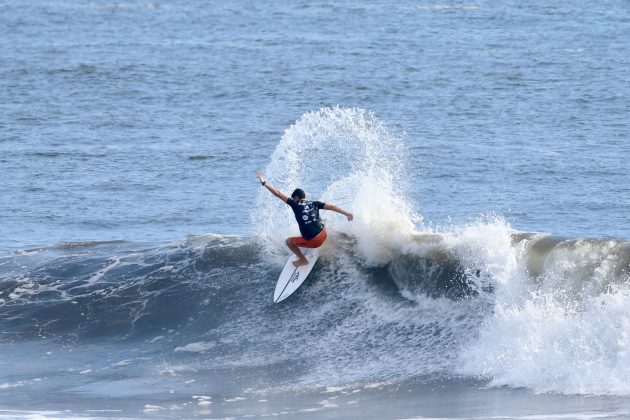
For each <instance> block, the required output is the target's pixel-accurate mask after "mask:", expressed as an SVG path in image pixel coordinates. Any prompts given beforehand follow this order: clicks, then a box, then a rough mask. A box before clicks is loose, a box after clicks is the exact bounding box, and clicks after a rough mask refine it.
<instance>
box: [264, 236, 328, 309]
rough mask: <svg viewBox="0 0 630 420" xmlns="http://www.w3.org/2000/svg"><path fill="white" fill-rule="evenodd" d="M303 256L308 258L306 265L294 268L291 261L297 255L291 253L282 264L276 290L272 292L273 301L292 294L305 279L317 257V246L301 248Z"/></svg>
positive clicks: (276, 301) (283, 298) (275, 301)
mask: <svg viewBox="0 0 630 420" xmlns="http://www.w3.org/2000/svg"><path fill="white" fill-rule="evenodd" d="M301 249H302V252H303V253H304V256H305V257H306V259H307V260H308V264H307V265H303V266H301V267H298V268H295V267H294V266H293V261H295V260H297V257H296V256H295V255H293V254H291V256H290V257H289V260H288V261H287V263H286V264H285V265H284V269H283V270H282V273H280V278H279V279H278V283H276V291H275V292H274V293H273V302H274V303H278V302H282V301H283V300H285V299H286V298H288V297H289V296H291V295H292V294H293V292H295V291H296V290H297V289H298V288H299V287H300V286H301V285H302V283H304V280H306V277H307V276H308V274H309V273H310V272H311V270H312V269H313V266H314V265H315V263H316V262H317V258H319V250H318V249H317V248H301Z"/></svg>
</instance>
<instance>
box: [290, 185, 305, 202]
mask: <svg viewBox="0 0 630 420" xmlns="http://www.w3.org/2000/svg"><path fill="white" fill-rule="evenodd" d="M296 197H297V198H298V200H304V199H305V198H306V194H304V190H301V189H299V188H296V189H295V191H293V194H291V198H293V199H295V198H296Z"/></svg>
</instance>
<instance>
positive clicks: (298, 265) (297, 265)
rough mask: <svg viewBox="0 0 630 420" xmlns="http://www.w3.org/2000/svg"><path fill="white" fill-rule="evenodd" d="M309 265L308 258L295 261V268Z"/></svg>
mask: <svg viewBox="0 0 630 420" xmlns="http://www.w3.org/2000/svg"><path fill="white" fill-rule="evenodd" d="M307 264H308V260H307V259H306V258H303V259H299V260H295V261H293V266H294V267H295V268H297V267H301V266H303V265H307Z"/></svg>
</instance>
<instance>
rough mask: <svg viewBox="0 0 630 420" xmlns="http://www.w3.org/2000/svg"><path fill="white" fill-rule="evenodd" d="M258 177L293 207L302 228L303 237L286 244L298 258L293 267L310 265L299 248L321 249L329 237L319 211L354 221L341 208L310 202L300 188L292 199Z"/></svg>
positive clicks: (259, 174)
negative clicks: (326, 211)
mask: <svg viewBox="0 0 630 420" xmlns="http://www.w3.org/2000/svg"><path fill="white" fill-rule="evenodd" d="M256 175H257V176H258V180H259V181H260V184H261V185H262V186H263V187H265V188H267V189H268V190H269V191H270V192H271V193H272V194H273V195H275V196H276V197H278V198H279V199H280V200H282V201H284V202H285V203H286V204H288V205H289V206H291V209H292V210H293V214H295V220H296V221H297V223H298V225H299V227H300V233H301V234H302V236H294V237H291V238H287V240H286V244H287V246H288V247H289V249H290V250H291V251H292V252H293V253H294V254H295V255H297V257H298V260H296V261H293V265H294V266H296V267H300V266H302V265H307V264H308V260H307V259H306V257H305V256H304V254H303V253H302V251H301V250H300V248H299V247H302V248H319V247H320V246H321V245H322V244H323V243H324V241H325V240H326V238H327V237H328V234H327V233H326V228H325V227H324V224H323V223H322V219H321V218H320V217H319V211H320V210H321V209H324V210H332V211H335V212H337V213H340V214H343V215H344V216H346V218H348V221H352V218H353V216H352V213H350V212H348V211H345V210H344V209H342V208H341V207H339V206H335V205H334V204H327V203H322V202H321V201H308V200H307V199H306V194H305V193H304V191H302V190H301V189H299V188H296V189H295V191H293V194H291V197H288V196H287V195H286V194H284V193H283V192H282V191H280V190H278V189H276V188H274V187H272V186H271V185H269V183H267V181H265V176H264V175H263V174H262V173H260V172H258V173H256Z"/></svg>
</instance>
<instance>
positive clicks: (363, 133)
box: [0, 108, 630, 395]
mask: <svg viewBox="0 0 630 420" xmlns="http://www.w3.org/2000/svg"><path fill="white" fill-rule="evenodd" d="M405 155H406V154H405V144H404V136H402V135H399V134H397V133H392V132H391V131H390V130H389V129H388V128H387V127H386V126H385V125H384V124H383V123H381V122H380V121H379V120H378V119H377V118H376V117H375V116H374V115H372V114H370V113H368V112H365V111H363V110H359V109H346V108H327V109H322V110H320V111H318V112H312V113H308V114H305V115H304V116H303V117H302V118H301V119H299V120H298V121H297V122H296V123H295V124H294V125H292V126H291V127H290V128H288V129H287V131H286V132H285V133H284V136H283V137H282V139H281V141H280V143H279V144H278V147H277V149H276V152H275V153H274V154H273V156H272V158H271V162H270V164H269V166H268V168H266V174H267V177H268V179H269V181H270V182H271V183H272V184H274V185H276V186H277V187H279V188H281V189H284V190H290V189H292V188H295V187H297V186H300V187H302V188H304V189H305V190H306V191H307V194H309V195H310V196H312V197H316V198H319V199H322V200H323V201H329V202H333V203H336V204H340V205H342V206H344V207H347V208H349V209H350V210H351V211H353V213H354V214H355V220H354V222H352V223H348V222H347V221H346V220H345V219H343V218H341V217H337V216H336V215H334V214H326V215H325V218H326V223H327V226H328V227H329V230H330V232H331V233H330V237H329V240H328V241H327V242H326V244H325V245H324V247H323V248H322V257H321V260H320V262H318V264H317V265H316V268H315V269H314V271H313V273H312V275H311V276H310V277H309V280H308V281H307V282H306V283H305V284H304V286H302V288H301V289H300V290H298V292H297V293H296V294H295V295H294V296H292V297H291V298H289V299H288V300H286V301H284V302H282V303H281V304H273V303H272V297H273V289H274V285H275V281H276V279H277V276H278V274H279V272H280V269H281V266H282V264H283V262H284V260H285V259H286V257H287V254H288V253H287V251H286V250H285V247H284V245H283V241H284V238H285V237H286V236H287V235H289V234H293V233H294V231H292V230H291V229H293V225H294V223H293V221H292V214H291V213H290V211H289V210H288V207H286V206H284V205H283V204H282V203H281V202H280V201H279V200H277V199H275V198H274V197H272V196H271V195H269V194H265V193H266V192H265V191H262V190H261V192H260V194H259V196H258V197H257V198H256V204H255V208H256V211H255V212H252V218H251V219H252V226H253V227H252V229H253V235H251V236H248V237H237V236H221V235H205V236H200V237H195V238H189V239H187V240H184V241H182V242H180V243H176V244H171V245H169V246H145V247H143V246H141V245H139V244H133V243H126V242H114V243H82V244H61V245H58V246H54V247H50V248H42V249H37V250H27V251H22V252H16V253H12V254H10V255H5V256H4V257H1V258H0V305H1V306H0V313H1V314H2V316H1V317H0V340H2V341H3V342H13V343H17V342H21V341H25V340H34V339H41V338H47V339H52V340H58V341H60V342H97V343H98V342H104V341H107V342H120V343H127V342H135V341H138V340H144V342H146V340H147V339H151V340H150V341H149V342H150V345H151V346H153V347H154V349H155V351H156V352H159V353H162V354H164V355H165V356H164V360H165V361H164V363H163V365H162V367H161V368H160V369H163V370H169V371H177V370H183V369H190V367H191V366H194V369H195V370H196V371H202V372H203V371H208V372H213V371H216V370H219V369H225V368H226V367H229V368H230V369H238V370H240V371H242V372H250V374H249V375H250V376H249V377H250V378H251V381H250V383H249V384H248V385H249V386H253V387H256V386H297V387H301V386H312V385H318V384H322V383H325V384H327V385H331V384H347V383H352V382H360V381H368V380H378V381H397V380H405V379H409V378H416V379H419V380H424V379H427V380H428V379H435V378H476V379H481V380H484V381H487V382H488V383H489V384H490V385H491V386H505V385H507V386H512V387H527V388H530V389H532V390H534V391H537V392H556V393H572V394H573V393H575V394H616V395H629V394H630V368H629V367H628V366H630V363H629V362H630V287H629V280H630V275H629V273H630V243H629V242H627V241H623V240H620V239H588V238H563V237H558V236H553V235H549V234H542V233H525V232H518V231H516V230H514V229H512V228H511V227H510V226H509V225H508V224H507V223H506V222H505V221H504V220H503V219H502V218H501V217H498V216H492V215H489V216H485V217H482V218H480V219H479V220H478V221H476V222H473V223H470V224H468V225H462V226H448V227H443V228H440V229H430V228H428V227H427V226H425V225H424V224H423V223H422V218H421V217H420V215H418V214H416V212H415V211H414V209H413V205H412V203H409V202H407V201H406V198H405V197H406V195H405V186H406V185H408V183H410V182H413V179H409V178H408V175H407V174H408V171H407V170H406V169H405V159H404V157H405ZM155 337H158V338H159V339H158V338H155Z"/></svg>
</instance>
